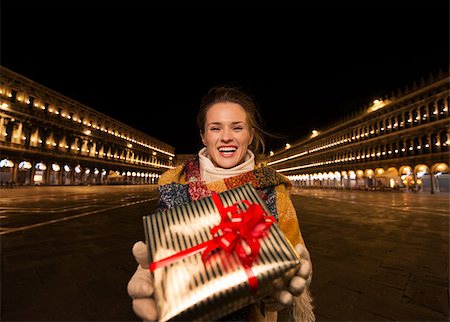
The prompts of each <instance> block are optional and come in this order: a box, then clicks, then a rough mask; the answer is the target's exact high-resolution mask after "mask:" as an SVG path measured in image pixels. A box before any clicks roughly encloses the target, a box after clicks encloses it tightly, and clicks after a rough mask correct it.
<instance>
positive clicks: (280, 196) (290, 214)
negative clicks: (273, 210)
mask: <svg viewBox="0 0 450 322" xmlns="http://www.w3.org/2000/svg"><path fill="white" fill-rule="evenodd" d="M275 191H276V204H277V212H278V225H279V226H280V228H281V230H282V231H283V233H284V234H285V235H286V237H287V239H288V240H289V241H290V242H291V243H292V245H297V244H298V243H301V244H303V245H304V244H305V242H304V240H303V237H302V234H301V231H300V226H299V222H298V218H297V212H296V211H295V208H294V205H293V203H292V200H291V196H290V190H288V189H286V186H285V185H284V184H280V185H277V186H276V187H275Z"/></svg>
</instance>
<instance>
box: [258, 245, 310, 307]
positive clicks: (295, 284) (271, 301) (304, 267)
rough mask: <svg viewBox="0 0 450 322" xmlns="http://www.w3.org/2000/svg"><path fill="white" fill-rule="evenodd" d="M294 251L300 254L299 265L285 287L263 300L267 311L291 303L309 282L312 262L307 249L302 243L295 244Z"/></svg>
mask: <svg viewBox="0 0 450 322" xmlns="http://www.w3.org/2000/svg"><path fill="white" fill-rule="evenodd" d="M295 251H296V252H297V253H298V254H299V255H300V267H299V269H298V270H297V272H296V274H295V275H294V276H293V277H292V278H291V280H290V281H289V283H288V285H287V286H286V288H285V289H283V290H281V291H277V292H276V293H275V294H274V295H273V296H271V297H267V298H265V299H264V300H263V301H264V304H265V306H266V309H267V310H268V311H280V310H282V309H284V308H285V307H287V306H290V305H292V301H293V298H294V297H295V296H300V295H301V294H302V293H303V292H304V291H305V290H306V289H307V288H309V285H310V284H311V280H312V263H311V258H310V255H309V251H308V250H307V249H306V247H305V246H304V245H303V244H297V245H296V246H295Z"/></svg>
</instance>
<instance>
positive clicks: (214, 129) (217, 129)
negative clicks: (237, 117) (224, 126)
mask: <svg viewBox="0 0 450 322" xmlns="http://www.w3.org/2000/svg"><path fill="white" fill-rule="evenodd" d="M210 130H211V131H220V128H218V127H212V128H210Z"/></svg>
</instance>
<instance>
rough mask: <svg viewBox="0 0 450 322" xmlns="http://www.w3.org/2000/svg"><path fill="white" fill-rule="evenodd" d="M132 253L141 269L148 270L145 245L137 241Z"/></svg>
mask: <svg viewBox="0 0 450 322" xmlns="http://www.w3.org/2000/svg"><path fill="white" fill-rule="evenodd" d="M132 252H133V255H134V258H135V259H136V262H138V263H139V265H141V266H142V267H143V268H148V265H149V264H150V262H149V259H148V251H147V245H146V244H145V243H144V242H142V241H138V242H136V243H134V245H133V250H132Z"/></svg>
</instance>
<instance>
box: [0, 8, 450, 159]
mask: <svg viewBox="0 0 450 322" xmlns="http://www.w3.org/2000/svg"><path fill="white" fill-rule="evenodd" d="M286 8H287V9H286ZM299 8H300V9H298V7H294V6H291V7H289V5H288V4H284V5H272V6H270V5H258V8H257V7H256V6H255V5H254V6H253V7H251V6H250V5H247V6H246V5H237V4H233V5H228V6H218V5H202V6H201V8H200V5H199V6H195V5H191V6H188V5H185V6H183V5H178V6H174V5H169V4H168V5H162V4H157V5H153V6H144V5H142V4H139V3H131V4H129V5H128V4H127V5H126V6H125V5H124V6H113V5H109V6H106V5H103V6H100V5H99V4H92V5H91V4H90V5H87V4H83V3H81V4H75V3H58V4H54V3H53V4H49V3H45V2H41V3H37V4H36V3H27V4H26V5H25V4H24V3H23V2H15V3H14V2H11V3H9V2H8V3H5V2H3V3H1V39H2V46H1V57H0V58H1V65H2V66H5V67H7V68H9V69H11V70H12V71H14V72H16V73H18V74H21V75H23V76H25V77H27V78H29V79H31V80H33V81H35V82H37V83H40V84H42V85H44V86H46V87H48V88H50V89H52V90H55V91H57V92H59V93H61V94H63V95H65V96H67V97H69V98H72V99H74V100H76V101H79V102H80V103H82V104H84V105H87V106H89V107H91V108H93V109H95V110H97V111H99V112H101V113H104V114H106V115H108V116H110V117H113V118H115V119H117V120H119V121H121V122H123V123H125V124H127V125H129V126H132V127H134V128H136V129H137V130H139V131H142V132H144V133H146V134H148V135H150V136H152V137H154V138H156V139H158V140H161V141H163V142H166V143H168V144H170V145H172V146H174V147H175V148H176V153H177V154H186V153H189V154H190V153H196V152H197V150H198V148H200V147H201V141H200V138H199V134H198V130H197V128H196V124H195V116H196V111H197V107H198V105H199V103H200V100H201V97H202V96H203V95H204V94H205V93H206V91H207V89H208V88H209V87H211V86H212V85H215V84H219V83H224V82H226V83H230V82H231V83H234V84H236V85H239V86H242V87H243V88H244V89H246V90H248V91H249V92H250V93H251V94H253V96H254V98H255V100H256V102H257V104H258V106H259V109H260V112H261V116H262V119H263V121H264V123H263V125H264V128H265V129H266V130H267V131H268V132H269V133H273V134H276V135H279V136H281V137H280V138H269V139H268V146H267V151H269V150H276V149H279V148H281V147H282V146H284V144H285V143H286V142H294V141H297V140H299V139H300V138H302V137H305V136H306V135H308V134H309V133H310V132H311V130H313V129H321V128H324V127H328V126H329V125H330V124H331V123H335V122H337V121H338V120H339V119H342V118H345V117H347V116H349V115H351V114H352V113H355V111H360V110H361V109H362V108H363V107H364V106H367V105H368V104H370V103H371V102H372V101H373V100H374V99H376V98H383V97H389V96H390V95H391V93H392V92H394V93H397V91H398V90H399V89H401V90H402V91H404V89H405V86H408V87H409V88H411V87H412V85H413V83H414V82H416V83H418V84H420V82H421V78H423V79H425V80H427V79H428V77H429V74H430V73H431V74H433V75H436V74H437V73H438V71H439V70H440V69H441V70H444V71H445V70H448V67H449V66H448V57H449V32H448V12H449V10H448V9H449V3H431V4H430V3H429V2H427V3H425V2H423V3H415V4H406V3H404V4H385V3H384V4H383V3H380V4H373V3H371V4H365V5H361V4H359V5H356V4H351V3H341V4H338V5H337V4H326V5H323V4H322V5H320V4H307V5H302V6H299ZM197 9H202V10H204V11H205V12H206V13H204V12H201V11H200V10H197Z"/></svg>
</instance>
